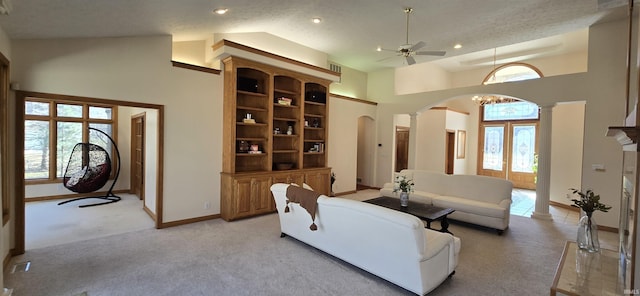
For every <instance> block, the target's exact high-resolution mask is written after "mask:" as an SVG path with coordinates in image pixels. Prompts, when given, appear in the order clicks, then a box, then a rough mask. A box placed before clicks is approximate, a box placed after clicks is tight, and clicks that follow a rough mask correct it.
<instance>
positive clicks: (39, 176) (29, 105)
mask: <svg viewBox="0 0 640 296" xmlns="http://www.w3.org/2000/svg"><path fill="white" fill-rule="evenodd" d="M114 108H115V107H114V106H107V105H99V106H98V105H95V104H88V103H82V102H69V101H60V100H56V99H47V98H31V97H29V98H26V100H25V121H24V135H25V139H24V165H25V168H24V169H25V176H24V177H25V180H27V181H36V180H39V181H44V182H46V181H55V180H57V179H58V178H62V176H63V175H64V172H65V170H66V166H67V161H68V160H69V157H70V155H71V151H72V150H73V147H74V146H75V145H76V144H77V143H81V142H84V143H86V142H90V143H94V144H97V145H100V146H102V147H103V148H105V150H107V151H108V152H109V153H111V150H112V147H111V144H110V143H108V142H107V141H105V140H104V139H101V138H100V137H99V136H97V135H94V133H95V132H90V131H89V127H92V128H96V129H100V130H101V131H104V132H105V133H106V134H108V135H109V136H111V137H114V135H113V132H114V127H115V126H116V118H115V117H116V116H115V112H114ZM114 139H115V137H114Z"/></svg>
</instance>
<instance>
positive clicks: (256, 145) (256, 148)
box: [249, 144, 262, 154]
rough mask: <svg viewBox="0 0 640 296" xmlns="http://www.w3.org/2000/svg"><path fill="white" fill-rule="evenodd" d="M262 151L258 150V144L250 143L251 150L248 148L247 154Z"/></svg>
mask: <svg viewBox="0 0 640 296" xmlns="http://www.w3.org/2000/svg"><path fill="white" fill-rule="evenodd" d="M260 153H262V151H260V146H258V144H251V150H249V154H260Z"/></svg>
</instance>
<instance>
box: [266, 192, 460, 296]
mask: <svg viewBox="0 0 640 296" xmlns="http://www.w3.org/2000/svg"><path fill="white" fill-rule="evenodd" d="M289 186H292V185H288V184H282V183H278V184H274V185H272V186H271V191H272V192H273V196H274V199H275V202H276V208H277V210H278V216H279V218H280V228H281V231H282V235H283V236H285V235H288V236H291V237H293V238H296V239H298V240H300V241H302V242H304V243H306V244H308V245H310V246H312V247H315V248H317V249H319V250H322V251H324V252H326V253H328V254H331V255H333V256H335V257H338V258H340V259H342V260H344V261H346V262H349V263H351V264H353V265H355V266H357V267H359V268H361V269H364V270H366V271H368V272H370V273H372V274H374V275H377V276H379V277H381V278H383V279H385V280H388V281H389V282H392V283H394V284H396V285H398V286H400V287H403V288H405V289H407V290H409V291H411V292H414V293H416V294H419V295H424V294H426V293H428V292H429V291H431V290H433V289H434V288H436V287H437V286H438V285H440V284H441V283H442V282H443V281H444V280H445V279H447V277H448V276H450V275H452V274H453V273H454V271H455V268H456V266H457V265H458V253H459V251H460V239H459V238H457V237H454V236H452V235H450V234H448V233H440V232H437V231H433V230H430V229H425V228H424V224H423V223H422V221H421V220H420V219H418V218H416V217H414V216H411V215H409V214H406V213H402V212H398V211H394V210H390V209H387V208H383V207H380V206H375V205H372V204H368V203H364V202H360V201H355V200H350V199H345V198H337V197H327V196H324V195H320V196H319V197H318V199H317V210H316V215H315V221H314V222H315V225H316V226H317V230H315V231H312V230H310V227H309V226H310V224H311V223H312V218H311V215H310V214H309V213H308V212H307V211H306V210H305V209H304V208H302V207H301V206H300V205H299V204H297V203H293V202H291V203H289V204H288V205H287V196H286V194H287V188H288V187H289ZM287 206H288V208H289V211H288V212H285V207H287Z"/></svg>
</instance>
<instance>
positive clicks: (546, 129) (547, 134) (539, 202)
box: [531, 106, 553, 220]
mask: <svg viewBox="0 0 640 296" xmlns="http://www.w3.org/2000/svg"><path fill="white" fill-rule="evenodd" d="M551 111H553V106H542V107H540V131H539V135H540V140H539V142H538V178H537V182H536V208H535V210H534V211H533V213H532V214H531V218H538V219H546V220H551V219H552V217H551V215H550V214H549V195H550V190H549V183H550V181H551V180H550V179H551V178H550V177H551V119H552V115H553V114H552V112H551Z"/></svg>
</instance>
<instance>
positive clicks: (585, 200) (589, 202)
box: [571, 188, 611, 253]
mask: <svg viewBox="0 0 640 296" xmlns="http://www.w3.org/2000/svg"><path fill="white" fill-rule="evenodd" d="M571 190H572V191H573V194H577V195H578V196H580V199H572V200H571V201H573V204H572V205H571V206H572V207H576V208H579V209H581V210H582V213H584V215H583V216H582V217H581V218H580V221H579V222H578V237H577V239H576V243H577V244H578V247H579V248H580V249H583V250H586V251H589V252H591V253H594V252H599V251H600V241H599V240H598V225H597V224H596V221H595V219H594V218H593V212H595V211H602V212H607V211H609V210H610V209H611V207H610V206H607V205H605V204H603V203H601V202H600V195H596V194H595V193H594V192H593V191H592V190H591V189H588V190H587V191H585V192H582V191H580V190H578V189H573V188H571Z"/></svg>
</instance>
